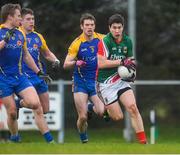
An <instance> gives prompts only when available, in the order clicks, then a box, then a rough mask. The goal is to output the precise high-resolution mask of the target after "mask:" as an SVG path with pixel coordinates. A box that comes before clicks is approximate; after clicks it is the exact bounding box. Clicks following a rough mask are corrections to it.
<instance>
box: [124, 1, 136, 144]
mask: <svg viewBox="0 0 180 155" xmlns="http://www.w3.org/2000/svg"><path fill="white" fill-rule="evenodd" d="M128 34H129V36H130V38H131V39H132V42H133V45H134V48H133V55H134V58H136V0H128ZM132 89H133V90H134V93H135V94H136V87H135V85H132ZM124 115H125V117H124V118H125V129H124V132H123V134H124V138H125V140H126V141H128V142H130V141H132V140H133V138H134V136H133V135H134V132H133V129H132V125H131V120H130V116H129V113H128V112H127V111H125V114H124Z"/></svg>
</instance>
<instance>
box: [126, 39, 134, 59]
mask: <svg viewBox="0 0 180 155" xmlns="http://www.w3.org/2000/svg"><path fill="white" fill-rule="evenodd" d="M127 45H128V52H127V57H132V56H133V52H132V41H131V39H129V40H128V42H127Z"/></svg>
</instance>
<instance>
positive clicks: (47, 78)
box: [37, 70, 52, 84]
mask: <svg viewBox="0 0 180 155" xmlns="http://www.w3.org/2000/svg"><path fill="white" fill-rule="evenodd" d="M37 75H38V76H39V77H40V78H41V79H43V80H44V81H45V82H46V83H47V84H49V83H51V82H52V79H51V77H50V76H49V75H47V74H44V73H43V72H42V71H41V70H40V71H39V72H38V73H37Z"/></svg>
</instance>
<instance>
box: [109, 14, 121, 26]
mask: <svg viewBox="0 0 180 155" xmlns="http://www.w3.org/2000/svg"><path fill="white" fill-rule="evenodd" d="M114 23H121V24H122V25H123V26H124V17H123V16H122V15H121V14H114V15H112V16H111V17H109V20H108V25H109V26H111V25H112V24H114Z"/></svg>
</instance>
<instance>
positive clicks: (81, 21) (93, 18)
mask: <svg viewBox="0 0 180 155" xmlns="http://www.w3.org/2000/svg"><path fill="white" fill-rule="evenodd" d="M86 19H90V20H93V21H94V23H96V18H95V17H94V16H93V15H92V14H90V13H84V14H82V15H81V18H80V24H81V25H82V24H84V20H86Z"/></svg>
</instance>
